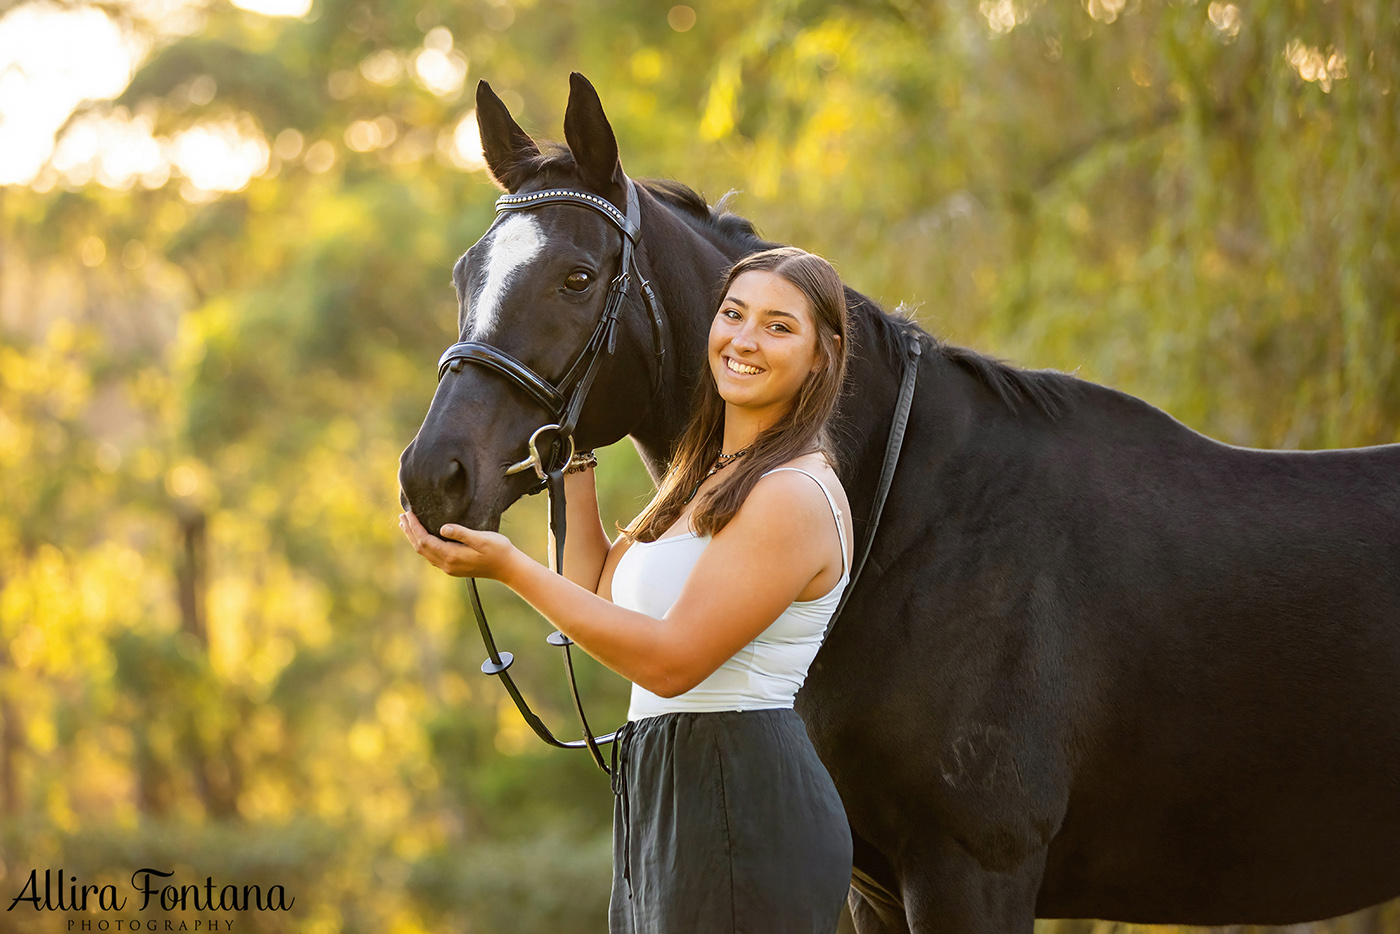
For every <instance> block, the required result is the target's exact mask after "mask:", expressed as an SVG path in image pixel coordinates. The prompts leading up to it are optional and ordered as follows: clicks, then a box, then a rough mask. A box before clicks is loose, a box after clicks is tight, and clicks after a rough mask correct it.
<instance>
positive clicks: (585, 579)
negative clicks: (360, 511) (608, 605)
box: [545, 467, 612, 593]
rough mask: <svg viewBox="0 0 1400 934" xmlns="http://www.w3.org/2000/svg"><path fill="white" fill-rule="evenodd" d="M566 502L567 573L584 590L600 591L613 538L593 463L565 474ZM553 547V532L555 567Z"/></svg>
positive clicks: (550, 537)
mask: <svg viewBox="0 0 1400 934" xmlns="http://www.w3.org/2000/svg"><path fill="white" fill-rule="evenodd" d="M564 503H565V512H564V520H565V522H567V523H568V527H567V529H566V530H565V535H564V576H565V577H567V578H568V579H569V580H571V581H573V582H574V583H575V584H578V585H579V586H580V587H582V588H583V589H584V590H588V591H590V592H592V593H597V592H598V580H599V578H600V577H601V576H602V573H603V564H604V563H605V562H606V561H607V560H608V551H609V550H610V549H611V548H612V542H611V541H609V540H608V534H607V532H606V531H604V529H603V519H602V517H601V516H600V515H599V514H598V488H597V485H596V481H595V479H594V476H593V468H592V467H589V468H587V469H586V470H580V471H577V472H575V473H570V474H565V475H564ZM545 521H548V520H547V519H546V520H545ZM554 548H555V541H554V536H552V535H551V536H549V566H550V567H554Z"/></svg>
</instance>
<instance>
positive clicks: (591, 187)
mask: <svg viewBox="0 0 1400 934" xmlns="http://www.w3.org/2000/svg"><path fill="white" fill-rule="evenodd" d="M570 81H571V86H570V93H569V103H568V109H567V111H566V114H565V118H564V136H565V139H566V140H567V142H568V148H567V149H564V148H563V147H555V148H553V149H550V150H548V151H546V152H544V153H542V152H541V151H540V148H539V147H538V146H536V144H535V142H534V141H533V140H532V139H531V138H530V137H529V135H528V134H526V133H525V131H524V130H522V129H521V128H520V126H519V125H518V124H517V123H516V122H515V120H514V119H513V118H512V117H511V115H510V112H509V111H508V110H507V109H506V107H505V105H504V104H503V103H501V100H500V98H498V97H497V96H496V95H495V93H494V92H492V90H491V88H490V86H489V85H487V84H486V83H485V82H482V83H481V84H480V85H478V87H477V95H476V102H477V110H476V113H477V123H478V126H479V127H480V130H481V143H482V150H483V152H484V153H485V156H486V163H487V166H488V167H489V168H490V170H491V175H492V176H493V177H494V179H495V180H496V182H497V184H499V185H500V186H501V187H502V188H504V189H505V190H506V191H507V192H510V193H511V194H513V195H527V194H529V193H531V192H540V191H546V190H555V189H567V190H570V191H575V192H583V193H586V194H588V195H593V196H598V197H600V198H602V199H604V200H606V202H607V203H608V204H610V205H612V206H614V207H616V208H617V210H618V211H619V212H621V214H620V215H619V216H625V215H626V213H627V202H628V190H629V187H630V186H631V183H630V182H629V181H628V179H627V177H626V176H625V175H624V174H623V171H622V165H621V162H620V161H619V159H618V152H617V140H616V138H615V137H614V135H613V131H612V127H611V126H610V125H609V123H608V120H607V117H606V116H605V115H604V113H603V107H602V104H601V102H600V101H599V99H598V95H597V92H596V91H594V89H593V86H592V85H590V84H589V83H588V81H587V80H586V79H584V78H583V76H581V75H578V74H574V75H572V76H571V79H570ZM622 241H623V234H622V232H621V231H620V229H619V225H618V224H617V223H616V222H614V221H611V220H610V219H609V216H608V214H607V211H606V210H596V209H594V208H590V207H589V206H588V205H586V204H583V205H581V204H578V203H576V202H573V203H571V202H568V201H564V202H550V203H545V204H543V205H542V206H538V207H533V208H531V209H528V210H509V211H504V212H502V213H500V214H499V215H498V216H497V218H496V222H495V223H494V224H492V225H491V228H490V229H489V230H487V231H486V233H485V235H484V236H482V238H481V239H480V240H478V241H477V242H476V244H475V245H474V246H472V248H471V249H469V250H467V252H466V253H465V254H463V255H462V257H461V259H459V260H458V261H457V264H456V266H455V267H454V269H453V271H452V277H453V283H454V284H455V286H456V289H457V298H458V331H459V335H460V336H459V338H458V340H459V341H460V342H473V343H472V344H471V345H469V346H471V347H473V348H475V349H474V350H473V351H472V352H471V353H472V355H475V357H476V358H475V359H467V360H466V361H465V363H466V365H463V364H462V362H458V363H454V364H452V365H451V366H449V367H447V368H446V369H444V371H443V373H442V378H441V380H440V382H439V383H438V388H437V392H436V393H435V394H434V396H433V401H432V404H431V405H430V406H429V408H428V414H427V417H426V418H425V419H424V420H423V426H422V427H421V428H420V429H419V431H418V435H417V437H416V438H414V439H413V442H412V443H411V444H409V446H408V447H407V448H406V449H405V450H404V452H403V456H402V457H401V458H400V466H399V485H400V489H401V494H400V498H401V500H402V501H403V503H404V506H405V507H406V508H410V509H412V510H413V511H414V512H415V513H416V514H417V515H418V516H419V518H420V519H421V520H422V522H423V525H424V526H425V527H426V528H427V529H429V530H432V531H434V532H436V530H437V529H439V528H440V527H441V526H442V525H443V524H444V523H447V522H457V523H461V524H464V525H467V526H470V527H472V528H479V529H492V530H494V529H495V528H496V527H497V526H498V525H499V521H500V516H501V513H502V512H504V511H505V509H506V508H507V507H508V506H509V505H510V504H511V503H513V502H515V500H517V499H519V498H520V497H521V496H522V495H524V494H525V493H527V492H529V491H530V490H531V489H532V488H533V487H535V486H536V484H537V483H538V476H537V474H536V473H535V471H534V470H533V469H524V470H519V471H517V472H515V473H509V474H508V473H507V470H508V468H509V467H510V466H511V465H512V464H516V463H518V462H520V461H521V460H522V459H523V458H525V457H526V456H527V450H526V442H527V440H528V439H529V438H530V437H531V435H532V434H533V433H534V432H535V431H536V429H538V428H540V426H542V425H545V424H547V423H551V422H554V421H556V418H555V417H554V416H553V415H551V413H550V412H549V411H547V409H546V408H545V406H544V404H542V403H541V402H540V401H538V400H537V399H536V398H534V397H532V395H531V394H530V393H529V392H527V391H526V390H525V389H524V388H523V387H522V386H521V385H520V381H519V380H518V379H517V378H514V377H511V376H510V375H508V374H506V373H503V372H501V370H500V369H499V368H493V366H491V365H478V364H482V362H483V361H482V360H481V359H480V356H481V355H482V354H486V355H489V354H490V353H491V352H492V349H494V350H495V351H500V352H502V353H504V354H506V355H508V356H509V357H510V358H513V359H514V360H515V361H518V362H519V363H520V364H523V365H524V367H525V368H527V369H528V370H529V371H533V373H534V374H536V375H538V376H539V377H541V378H542V379H543V380H544V381H546V382H547V383H549V384H550V385H552V386H553V387H554V388H558V389H561V390H562V391H563V393H564V395H565V396H567V395H568V394H569V392H570V389H571V388H572V387H571V386H561V385H560V383H561V381H562V380H564V379H565V378H566V377H571V378H570V382H571V383H577V379H574V378H572V377H574V376H576V375H577V371H571V369H570V368H571V366H572V364H574V362H575V361H576V360H578V359H579V357H580V354H581V353H582V352H583V350H584V347H585V345H586V344H588V343H589V338H590V335H592V334H594V332H595V328H596V327H597V326H599V322H600V321H601V320H602V317H603V314H604V303H605V299H606V296H607V294H608V291H609V285H610V283H611V282H612V280H613V278H614V277H615V276H616V275H617V274H618V273H619V271H620V270H619V268H618V267H619V264H620V260H621V256H622V252H623V251H622ZM639 286H640V283H637V282H635V281H633V282H632V283H631V288H630V291H629V294H628V298H627V300H626V301H625V302H624V303H623V305H622V307H621V308H620V310H619V315H618V321H617V325H616V328H617V333H616V346H615V350H613V351H612V352H611V353H609V350H608V348H607V347H606V346H604V347H603V348H602V350H601V353H602V359H601V360H600V361H599V366H598V369H597V375H596V380H595V382H594V383H593V386H592V389H591V391H590V392H589V394H588V403H587V404H586V405H585V406H584V407H583V410H582V413H581V415H580V418H579V422H578V428H577V430H576V431H575V432H574V440H575V443H576V445H577V447H578V448H579V449H580V450H582V449H586V448H591V447H595V446H601V445H605V444H611V443H612V442H614V441H617V440H618V439H620V438H622V437H623V436H625V435H626V434H627V433H628V432H629V431H630V430H631V429H632V428H633V426H634V425H636V424H637V421H638V419H639V418H640V417H644V415H645V413H646V411H647V409H648V407H649V405H650V393H649V386H650V380H651V379H652V378H655V377H657V376H658V375H659V370H658V368H659V361H658V360H657V359H655V356H654V351H653V333H652V328H653V321H652V318H651V317H649V316H648V314H647V311H646V309H645V308H644V307H643V303H642V299H641V289H640V287H639ZM655 326H656V327H657V328H658V331H657V334H658V335H659V321H658V323H656V325H655ZM656 339H657V340H659V337H657V338H656ZM483 345H485V346H484V347H483ZM454 349H455V348H454ZM487 363H489V361H487ZM544 440H546V439H542V442H543V441H544ZM560 447H561V449H562V448H563V445H560ZM541 453H542V454H544V453H545V452H544V451H541ZM565 453H566V452H565Z"/></svg>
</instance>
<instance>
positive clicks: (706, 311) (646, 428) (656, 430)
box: [631, 193, 739, 480]
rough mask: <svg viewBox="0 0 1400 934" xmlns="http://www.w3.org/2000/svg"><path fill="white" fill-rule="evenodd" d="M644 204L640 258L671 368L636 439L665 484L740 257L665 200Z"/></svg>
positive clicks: (644, 457) (650, 467)
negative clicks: (714, 303) (725, 284)
mask: <svg viewBox="0 0 1400 934" xmlns="http://www.w3.org/2000/svg"><path fill="white" fill-rule="evenodd" d="M643 199H644V200H643V210H644V212H645V213H644V215H643V220H642V230H643V231H644V233H643V236H642V247H641V257H640V258H641V259H642V261H643V263H644V264H645V265H646V267H647V268H646V275H647V276H648V278H649V279H650V281H651V284H652V288H653V289H655V291H656V296H657V298H658V299H659V301H660V303H661V310H662V314H663V315H664V316H665V319H666V365H665V378H664V382H663V385H662V388H661V390H660V392H659V393H658V398H657V399H655V400H654V401H653V404H652V406H651V411H650V413H649V414H648V417H647V419H646V421H645V422H644V423H642V424H641V425H638V426H637V427H636V428H634V429H633V431H632V432H631V437H632V442H633V444H634V445H635V446H636V448H637V452H638V454H640V455H641V457H642V461H643V463H645V464H646V467H647V470H648V471H649V472H650V473H651V475H652V478H653V479H654V480H659V479H660V473H661V471H663V470H664V468H665V464H666V459H667V457H668V456H669V455H670V453H671V449H672V447H673V445H674V444H675V441H676V439H677V438H679V437H680V435H681V432H682V431H683V430H684V429H685V425H686V422H687V420H688V419H689V417H690V402H691V388H692V387H693V386H694V384H695V380H696V379H697V378H698V377H699V373H700V367H702V366H705V365H707V364H706V347H707V341H708V335H709V330H710V318H711V315H712V312H713V309H712V308H711V307H710V304H711V299H712V298H713V294H712V293H713V292H714V290H715V287H716V285H718V283H719V281H720V276H721V275H723V273H724V271H725V270H726V269H727V268H728V267H729V265H730V264H731V263H733V262H734V260H736V259H738V258H739V255H738V254H737V253H736V254H735V255H732V256H731V255H727V254H726V253H725V252H723V251H722V250H721V249H720V245H719V244H717V243H716V242H714V241H713V240H711V239H710V238H708V237H705V236H702V235H701V234H700V233H699V232H698V231H696V230H695V229H694V228H692V227H691V226H690V225H689V224H687V223H686V222H685V221H683V220H682V219H680V218H679V217H677V216H676V215H675V214H674V213H673V212H672V210H671V208H670V207H669V206H668V205H666V204H665V203H664V202H662V201H661V200H660V199H658V198H655V197H654V196H652V195H650V194H649V193H647V194H644V195H643Z"/></svg>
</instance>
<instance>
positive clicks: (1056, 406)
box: [519, 143, 1077, 418]
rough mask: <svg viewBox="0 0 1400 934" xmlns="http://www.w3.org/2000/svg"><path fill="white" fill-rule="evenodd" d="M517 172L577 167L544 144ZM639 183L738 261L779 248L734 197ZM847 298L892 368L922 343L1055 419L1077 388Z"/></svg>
mask: <svg viewBox="0 0 1400 934" xmlns="http://www.w3.org/2000/svg"><path fill="white" fill-rule="evenodd" d="M519 168H521V169H524V170H525V171H526V172H527V173H528V174H529V175H531V176H533V175H536V174H543V175H545V176H546V178H547V179H548V181H549V183H550V184H568V183H569V182H570V181H571V179H570V178H568V176H571V175H573V173H574V171H575V163H574V157H573V154H572V153H571V152H570V151H569V148H568V147H567V146H564V145H561V144H559V143H545V144H544V145H543V146H542V147H541V150H540V153H539V155H536V156H529V157H527V158H526V159H524V160H522V162H521V164H520V166H519ZM637 183H638V184H639V185H641V186H642V187H643V188H645V189H646V190H647V191H648V192H650V193H651V194H652V195H653V196H655V197H656V198H657V199H658V200H660V201H662V202H663V203H665V204H666V205H668V206H669V207H671V208H674V209H675V210H676V211H677V212H678V213H679V215H680V216H681V217H682V218H683V219H685V220H687V221H689V222H690V224H691V226H692V227H694V228H696V230H697V231H699V232H701V233H704V234H708V236H709V237H710V238H711V239H714V240H717V241H719V242H720V243H721V244H723V245H725V246H728V247H729V248H730V251H731V252H733V253H736V254H738V255H741V256H742V255H745V254H748V253H755V252H757V251H759V250H766V249H770V248H772V247H775V246H781V245H782V244H779V243H775V242H773V241H770V240H765V239H763V238H762V237H760V236H759V235H758V231H757V230H756V229H755V228H754V225H753V222H752V221H750V220H748V219H747V218H744V217H740V216H739V215H738V214H735V213H733V212H732V211H730V210H729V207H728V204H729V200H730V197H731V196H732V195H733V194H734V192H730V193H729V194H727V195H725V196H724V197H723V198H721V199H720V200H719V201H718V202H717V203H715V204H714V205H711V204H709V202H707V201H706V200H705V198H704V196H703V195H701V194H700V193H699V192H697V191H695V190H694V189H693V188H691V187H689V186H688V185H684V184H682V183H680V182H677V181H674V180H672V179H658V178H646V179H637ZM848 292H849V293H850V298H851V299H852V301H851V306H850V307H851V311H853V312H854V313H855V314H856V315H857V316H858V318H859V320H860V321H862V322H863V323H864V324H865V325H866V328H865V330H866V331H867V332H868V333H869V334H871V335H872V336H873V337H874V338H875V342H876V343H877V345H878V346H879V351H880V353H882V354H883V355H884V356H885V358H886V359H887V360H888V361H889V362H890V363H891V364H892V365H896V366H897V365H898V364H899V363H900V361H901V360H902V359H903V357H904V354H905V352H906V348H907V347H908V346H909V339H910V338H911V337H913V338H914V339H916V340H919V341H922V342H923V345H924V347H925V348H927V349H929V350H932V351H933V352H935V353H937V354H940V355H941V356H942V357H943V358H944V359H945V360H948V361H950V362H952V363H955V364H957V365H958V366H961V367H962V368H963V369H965V370H967V371H968V372H969V373H971V374H972V375H973V376H974V377H976V378H977V380H978V381H980V382H981V383H982V384H983V385H984V386H986V387H987V388H988V389H990V390H991V391H992V392H993V393H995V394H996V396H997V398H999V399H1000V400H1001V401H1002V403H1003V404H1005V405H1006V407H1007V408H1008V409H1010V410H1011V411H1012V412H1015V411H1016V408H1017V405H1018V403H1022V402H1025V403H1029V404H1030V405H1031V406H1033V407H1034V408H1036V409H1038V410H1039V411H1040V412H1042V413H1043V414H1044V415H1046V416H1047V417H1049V418H1056V417H1058V416H1059V415H1060V414H1061V413H1062V412H1063V411H1064V408H1065V407H1066V405H1067V403H1068V401H1069V396H1070V394H1071V393H1072V392H1073V389H1074V386H1075V384H1076V382H1077V380H1076V379H1075V378H1074V377H1073V376H1070V375H1069V374H1067V373H1062V372H1060V371H1059V370H1028V369H1025V368H1023V367H1019V366H1016V365H1015V364H1013V363H1009V362H1007V361H1005V360H1001V359H999V358H997V357H993V356H990V355H988V354H984V353H982V352H981V351H977V350H973V349H972V348H970V347H959V346H957V345H955V344H949V343H947V342H946V341H944V340H943V339H942V338H939V337H937V336H935V335H933V334H930V333H928V332H927V331H925V330H924V329H923V328H922V327H920V326H919V324H918V322H917V321H915V320H914V317H913V311H912V309H910V308H908V307H907V306H905V305H900V306H899V307H898V308H896V309H895V311H894V313H890V312H887V311H885V310H884V309H882V308H881V307H880V306H879V305H878V304H876V303H875V302H874V301H872V300H870V299H869V298H866V297H865V296H864V295H861V294H860V293H859V292H855V291H854V290H851V289H850V288H849V287H848Z"/></svg>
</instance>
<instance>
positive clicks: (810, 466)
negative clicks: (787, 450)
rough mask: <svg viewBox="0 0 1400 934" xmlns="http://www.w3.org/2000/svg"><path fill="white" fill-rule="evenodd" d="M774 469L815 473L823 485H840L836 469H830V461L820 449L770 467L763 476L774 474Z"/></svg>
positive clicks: (788, 472)
mask: <svg viewBox="0 0 1400 934" xmlns="http://www.w3.org/2000/svg"><path fill="white" fill-rule="evenodd" d="M776 471H782V472H783V473H786V474H792V473H794V472H796V471H803V472H806V473H810V474H815V475H816V476H817V478H818V479H819V480H821V482H822V484H823V485H826V486H830V487H833V488H834V487H840V486H841V479H840V477H838V476H837V475H836V471H835V470H834V469H832V466H831V463H830V462H829V461H828V460H827V459H826V455H824V454H822V453H821V452H820V451H814V452H812V453H810V454H802V455H799V456H798V457H794V458H793V459H792V460H790V461H787V462H785V463H782V464H778V465H777V466H775V467H770V468H768V470H767V471H765V472H764V474H763V477H764V478H766V477H768V476H770V475H776V474H775V472H776Z"/></svg>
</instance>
